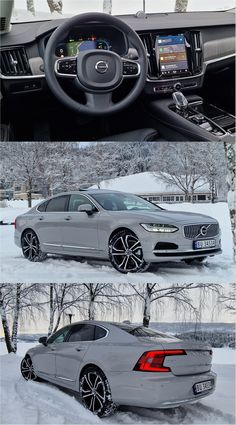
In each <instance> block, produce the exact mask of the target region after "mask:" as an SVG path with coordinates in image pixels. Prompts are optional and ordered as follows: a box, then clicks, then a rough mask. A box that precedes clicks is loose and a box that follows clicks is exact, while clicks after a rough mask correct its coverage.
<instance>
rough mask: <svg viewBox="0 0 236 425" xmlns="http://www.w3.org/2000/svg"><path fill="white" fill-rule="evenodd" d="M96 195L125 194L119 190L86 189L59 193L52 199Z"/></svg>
mask: <svg viewBox="0 0 236 425" xmlns="http://www.w3.org/2000/svg"><path fill="white" fill-rule="evenodd" d="M96 193H124V192H121V191H119V190H108V189H86V190H73V191H68V192H61V193H57V194H56V195H54V196H52V198H54V197H56V196H62V195H83V194H85V195H86V194H87V195H95V194H96Z"/></svg>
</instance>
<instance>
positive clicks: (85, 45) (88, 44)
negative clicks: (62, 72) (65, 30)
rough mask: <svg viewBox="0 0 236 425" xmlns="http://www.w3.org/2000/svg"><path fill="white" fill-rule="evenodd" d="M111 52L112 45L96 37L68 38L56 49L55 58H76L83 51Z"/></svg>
mask: <svg viewBox="0 0 236 425" xmlns="http://www.w3.org/2000/svg"><path fill="white" fill-rule="evenodd" d="M93 49H98V50H112V45H111V43H110V42H109V41H108V40H105V39H103V38H99V37H96V36H90V37H79V38H78V39H75V38H70V39H69V40H68V41H66V42H65V43H60V44H59V45H58V46H57V48H56V56H58V57H60V58H64V57H66V56H77V55H78V54H79V52H83V51H85V50H93Z"/></svg>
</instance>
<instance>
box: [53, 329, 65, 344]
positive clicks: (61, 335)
mask: <svg viewBox="0 0 236 425" xmlns="http://www.w3.org/2000/svg"><path fill="white" fill-rule="evenodd" d="M68 331H69V328H64V329H60V330H59V331H57V332H56V333H55V334H53V335H52V336H51V337H50V338H49V339H48V344H52V343H55V344H57V343H60V342H64V341H65V339H66V335H67V334H68Z"/></svg>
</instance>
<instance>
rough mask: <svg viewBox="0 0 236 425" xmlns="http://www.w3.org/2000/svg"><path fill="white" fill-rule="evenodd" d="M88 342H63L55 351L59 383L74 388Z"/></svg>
mask: <svg viewBox="0 0 236 425" xmlns="http://www.w3.org/2000/svg"><path fill="white" fill-rule="evenodd" d="M91 343H92V341H89V342H81V341H80V342H65V343H64V344H61V346H60V347H58V349H57V351H56V378H57V381H58V382H59V383H61V385H64V386H66V387H68V388H74V387H75V383H76V379H77V376H78V373H79V369H80V364H81V362H82V361H83V358H84V356H85V354H86V351H87V350H88V347H89V345H90V344H91Z"/></svg>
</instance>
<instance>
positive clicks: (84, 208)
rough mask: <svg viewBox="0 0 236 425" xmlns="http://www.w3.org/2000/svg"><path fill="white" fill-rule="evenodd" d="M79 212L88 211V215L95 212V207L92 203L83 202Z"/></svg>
mask: <svg viewBox="0 0 236 425" xmlns="http://www.w3.org/2000/svg"><path fill="white" fill-rule="evenodd" d="M78 211H79V212H86V213H87V214H88V215H89V214H93V212H94V211H93V207H92V205H90V204H83V205H80V206H79V207H78Z"/></svg>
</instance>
